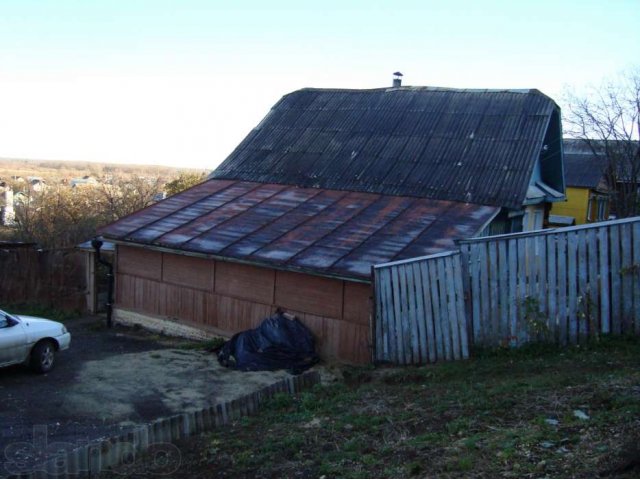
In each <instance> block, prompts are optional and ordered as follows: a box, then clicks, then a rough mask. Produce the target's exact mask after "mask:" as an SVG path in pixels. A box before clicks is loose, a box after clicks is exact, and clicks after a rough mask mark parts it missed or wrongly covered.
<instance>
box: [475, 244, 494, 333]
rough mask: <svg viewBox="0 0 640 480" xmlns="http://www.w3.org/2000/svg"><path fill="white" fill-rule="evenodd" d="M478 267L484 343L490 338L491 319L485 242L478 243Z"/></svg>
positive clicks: (481, 327)
mask: <svg viewBox="0 0 640 480" xmlns="http://www.w3.org/2000/svg"><path fill="white" fill-rule="evenodd" d="M478 246H479V249H478V267H479V268H480V291H479V293H480V295H478V297H479V298H478V300H479V302H480V315H481V316H480V321H479V324H480V330H481V332H482V333H481V335H482V338H483V340H484V343H485V345H488V344H489V343H487V340H488V339H490V338H491V319H490V318H489V314H490V312H489V292H490V289H489V268H488V264H487V244H480V245H478Z"/></svg>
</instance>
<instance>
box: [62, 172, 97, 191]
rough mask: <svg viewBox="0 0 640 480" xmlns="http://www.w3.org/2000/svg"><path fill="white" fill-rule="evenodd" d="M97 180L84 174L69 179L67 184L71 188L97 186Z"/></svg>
mask: <svg viewBox="0 0 640 480" xmlns="http://www.w3.org/2000/svg"><path fill="white" fill-rule="evenodd" d="M98 185H99V182H98V180H97V179H96V178H94V177H91V176H89V175H85V176H84V177H82V178H72V179H71V180H70V181H69V186H70V187H71V188H78V187H87V186H89V187H95V186H98Z"/></svg>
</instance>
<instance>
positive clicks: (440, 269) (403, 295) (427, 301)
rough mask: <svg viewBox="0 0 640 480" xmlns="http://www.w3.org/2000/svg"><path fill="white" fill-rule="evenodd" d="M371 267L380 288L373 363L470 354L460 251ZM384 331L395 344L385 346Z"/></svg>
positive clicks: (450, 357) (438, 359) (408, 362)
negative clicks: (377, 336) (388, 346)
mask: <svg viewBox="0 0 640 480" xmlns="http://www.w3.org/2000/svg"><path fill="white" fill-rule="evenodd" d="M374 271H375V282H376V283H375V288H376V292H380V293H378V294H377V295H378V298H377V304H379V305H380V309H379V315H376V320H375V321H376V328H375V331H376V332H378V335H380V334H382V336H383V338H382V339H376V342H375V345H376V352H375V359H376V361H383V362H393V363H399V364H420V363H427V362H436V361H440V360H455V359H460V358H467V357H468V356H469V340H468V334H467V323H466V319H465V305H464V301H465V299H464V291H463V288H462V278H463V275H462V266H461V262H460V254H459V253H455V254H452V255H444V256H442V255H438V256H435V257H430V258H429V259H428V260H425V261H423V262H421V261H420V260H417V261H412V262H397V263H394V264H386V265H376V266H375V267H374ZM390 273H391V274H390ZM390 292H392V294H390ZM384 335H388V336H389V337H390V338H395V339H396V347H397V348H395V349H394V348H388V349H385V348H384V344H385V341H384ZM400 339H402V341H400ZM391 344H393V340H392V341H391Z"/></svg>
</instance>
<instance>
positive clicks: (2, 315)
mask: <svg viewBox="0 0 640 480" xmlns="http://www.w3.org/2000/svg"><path fill="white" fill-rule="evenodd" d="M16 322H17V319H16V317H14V316H13V315H11V314H9V313H7V312H4V311H2V310H0V328H5V327H10V326H11V325H14V324H15V323H16Z"/></svg>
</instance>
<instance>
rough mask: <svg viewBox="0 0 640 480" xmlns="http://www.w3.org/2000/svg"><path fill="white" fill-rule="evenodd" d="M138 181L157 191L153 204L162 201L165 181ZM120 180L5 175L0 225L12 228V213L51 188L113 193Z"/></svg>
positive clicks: (112, 177) (0, 188)
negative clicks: (94, 189)
mask: <svg viewBox="0 0 640 480" xmlns="http://www.w3.org/2000/svg"><path fill="white" fill-rule="evenodd" d="M137 178H138V180H143V181H144V180H146V181H147V182H148V183H149V185H150V186H154V185H155V186H156V187H157V190H158V191H157V193H155V195H154V197H153V200H154V201H160V200H162V199H164V198H166V196H167V195H166V192H165V191H164V187H165V185H166V183H167V182H168V179H167V178H165V177H140V176H138V177H137ZM121 180H122V177H119V176H116V175H113V174H108V175H104V176H102V177H100V178H97V177H96V176H93V175H84V176H80V177H70V178H69V177H63V178H55V179H49V180H48V179H46V178H44V177H42V176H35V175H27V176H21V175H8V176H5V177H0V225H3V226H12V225H14V224H15V210H16V208H17V207H19V206H20V205H25V204H27V203H28V202H29V200H30V199H31V198H32V197H34V196H35V195H38V194H41V193H43V192H46V191H47V190H48V189H49V188H51V187H54V186H56V187H68V188H70V189H77V188H101V189H104V190H106V191H109V192H111V193H113V191H114V189H117V188H119V187H118V183H119V182H120V181H121Z"/></svg>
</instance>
